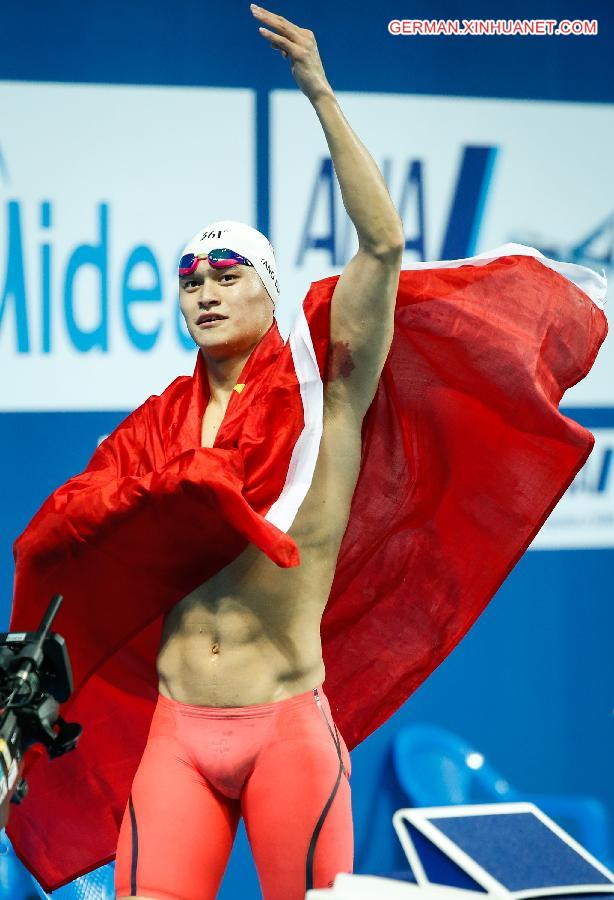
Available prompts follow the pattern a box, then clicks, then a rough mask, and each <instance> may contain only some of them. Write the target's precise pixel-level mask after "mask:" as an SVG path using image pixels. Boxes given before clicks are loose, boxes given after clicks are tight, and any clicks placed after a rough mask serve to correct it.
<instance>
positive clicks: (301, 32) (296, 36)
mask: <svg viewBox="0 0 614 900" xmlns="http://www.w3.org/2000/svg"><path fill="white" fill-rule="evenodd" d="M250 9H251V11H252V14H253V15H254V16H255V17H256V18H257V19H258V20H259V21H261V22H264V24H265V25H268V26H269V28H274V29H275V31H276V32H277V35H280V36H281V37H283V38H286V40H288V41H294V42H295V43H297V44H299V43H300V40H301V37H305V38H306V37H308V36H309V35H310V34H311V32H310V31H309V30H308V29H307V28H299V26H298V25H295V24H294V23H293V22H290V21H289V19H284V17H283V16H278V15H277V13H272V12H269V10H268V9H264V8H263V7H262V6H256V5H255V4H254V3H252V4H251V5H250ZM263 30H264V31H268V29H267V28H265V29H262V28H261V29H260V31H261V32H262V31H263ZM268 33H269V34H272V33H273V32H271V31H268ZM285 49H286V50H287V49H288V48H287V47H286V48H285Z"/></svg>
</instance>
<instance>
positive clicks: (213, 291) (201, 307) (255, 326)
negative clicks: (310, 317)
mask: <svg viewBox="0 0 614 900" xmlns="http://www.w3.org/2000/svg"><path fill="white" fill-rule="evenodd" d="M179 304H180V306H181V312H182V313H183V317H184V319H185V322H186V325H187V328H188V331H189V332H190V334H191V335H192V337H193V339H194V341H195V342H196V343H197V344H198V346H199V347H200V348H201V349H202V350H203V351H204V353H205V355H209V356H212V357H216V358H217V357H219V358H222V357H225V356H227V355H228V356H233V355H238V354H241V353H247V352H249V351H251V349H252V348H253V347H254V346H255V345H256V344H257V343H258V342H259V341H260V339H261V338H262V337H263V336H264V334H266V332H267V331H268V329H269V328H270V326H271V323H272V322H273V301H272V300H271V298H270V296H269V295H268V293H267V291H266V289H265V287H264V285H263V284H262V281H261V280H260V278H259V276H258V273H257V272H256V270H255V269H254V268H253V267H252V266H245V265H236V266H229V267H228V268H223V269H216V268H214V267H213V266H211V265H210V264H209V260H204V259H201V260H200V262H199V263H198V268H197V269H196V271H194V272H192V274H191V275H181V276H180V277H179ZM205 313H214V314H215V315H218V316H225V318H223V319H219V320H217V321H216V322H215V323H214V324H213V325H203V324H197V323H198V318H199V317H200V316H201V315H203V314H205Z"/></svg>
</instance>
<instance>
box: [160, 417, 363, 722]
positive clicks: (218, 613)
mask: <svg viewBox="0 0 614 900" xmlns="http://www.w3.org/2000/svg"><path fill="white" fill-rule="evenodd" d="M224 412H225V410H223V409H220V408H219V407H213V406H211V405H210V406H209V407H207V410H206V412H205V415H204V416H203V422H202V445H203V446H204V447H211V446H213V443H214V441H215V436H216V434H217V431H218V429H219V427H220V425H221V422H222V419H223V416H224ZM360 456H361V422H360V421H358V420H357V419H356V417H355V416H352V414H351V413H350V412H348V413H347V414H346V413H339V411H337V412H336V413H335V414H334V415H333V414H332V413H331V410H330V409H329V407H328V406H327V405H326V404H325V409H324V425H323V433H322V439H321V442H320V450H319V454H318V461H317V465H316V469H315V473H314V477H313V481H312V484H311V487H310V489H309V492H308V494H307V496H306V498H305V500H304V501H303V503H302V505H301V507H300V508H299V511H298V513H297V515H296V517H295V520H294V522H293V524H292V527H291V528H290V529H289V531H288V534H289V535H290V536H291V537H292V538H293V539H294V540H295V542H296V544H297V546H298V549H299V553H300V558H301V564H300V566H297V567H294V568H290V569H282V568H280V567H278V566H277V565H275V563H273V562H271V560H270V559H269V558H268V557H267V556H266V554H264V553H263V552H262V551H261V550H259V549H258V548H257V547H256V546H255V545H253V544H249V545H248V546H247V548H246V549H245V550H244V551H243V553H241V554H240V555H239V556H238V557H237V558H236V559H235V560H233V562H232V563H230V565H228V566H226V567H225V568H224V569H222V570H221V571H220V572H218V573H217V575H215V576H214V577H213V578H210V579H209V580H208V581H206V582H204V583H203V584H202V585H200V586H199V587H198V588H197V589H196V590H194V591H192V593H190V594H188V595H187V596H186V597H184V598H183V600H181V601H180V602H179V603H178V604H177V605H176V606H175V607H173V609H172V610H171V611H170V613H169V614H168V615H167V617H166V619H165V623H164V630H163V635H162V641H161V644H160V650H159V653H158V676H159V690H160V693H162V694H163V695H164V696H166V697H171V698H172V699H174V700H178V701H180V702H182V703H191V704H198V705H202V706H251V705H253V704H258V703H271V702H274V701H277V700H283V699H285V698H287V697H292V696H294V695H296V694H300V693H303V692H305V691H308V690H310V689H311V688H313V687H315V686H317V685H318V684H320V683H321V682H322V681H323V680H324V675H325V672H324V662H323V659H322V647H321V642H320V620H321V618H322V614H323V612H324V608H325V606H326V602H327V600H328V596H329V593H330V588H331V585H332V581H333V577H334V573H335V565H336V561H337V555H338V553H339V547H340V545H341V540H342V538H343V534H344V532H345V528H346V525H347V520H348V516H349V510H350V503H351V500H352V495H353V493H354V487H355V485H356V481H357V478H358V472H359V469H360Z"/></svg>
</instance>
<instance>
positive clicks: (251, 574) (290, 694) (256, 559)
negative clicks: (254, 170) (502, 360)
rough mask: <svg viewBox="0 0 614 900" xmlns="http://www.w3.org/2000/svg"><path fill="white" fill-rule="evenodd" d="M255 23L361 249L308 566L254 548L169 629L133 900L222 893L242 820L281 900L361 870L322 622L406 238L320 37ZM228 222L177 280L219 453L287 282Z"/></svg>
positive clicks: (129, 891)
mask: <svg viewBox="0 0 614 900" xmlns="http://www.w3.org/2000/svg"><path fill="white" fill-rule="evenodd" d="M251 11H252V14H253V15H254V17H255V18H256V19H257V20H258V21H259V22H260V23H262V27H261V28H260V29H259V30H260V33H261V34H262V36H263V37H264V38H265V39H266V40H268V41H269V43H270V45H271V46H272V47H274V48H275V49H277V50H279V51H280V52H281V53H282V55H283V56H284V58H289V60H290V63H291V71H292V75H293V76H294V78H295V80H296V83H297V84H298V86H299V88H300V90H301V91H302V92H303V93H304V94H305V96H306V97H307V99H308V100H309V101H310V102H311V104H312V105H313V107H314V109H315V111H316V114H317V116H318V118H319V120H320V123H321V125H322V128H323V129H324V134H325V136H326V140H327V142H328V146H329V149H330V154H331V157H332V160H333V163H334V166H335V171H336V173H337V177H338V180H339V184H340V187H341V193H342V196H343V202H344V205H345V208H346V210H347V212H348V214H349V216H350V218H351V220H352V222H353V224H354V226H355V228H356V232H357V234H358V243H359V247H358V251H357V253H356V255H355V256H354V257H353V258H352V259H351V260H350V262H349V263H348V265H347V266H346V268H345V270H344V271H343V273H342V274H341V276H340V277H339V280H338V283H337V285H336V288H335V292H334V296H333V298H332V306H331V322H330V330H331V336H330V348H331V349H330V353H329V359H328V368H327V378H326V383H325V385H324V412H323V433H322V438H321V442H320V448H319V455H318V459H317V464H316V468H315V472H314V476H313V480H312V483H311V486H310V489H309V491H308V493H307V495H306V497H305V499H304V501H303V503H302V505H301V506H300V508H299V510H298V513H297V515H296V517H295V519H294V521H293V524H292V526H291V528H290V529H289V531H288V533H289V535H290V536H291V537H292V538H293V539H294V541H295V542H296V544H297V546H298V549H299V553H300V559H301V564H300V565H299V566H297V567H293V568H280V567H278V566H277V565H275V564H274V563H273V562H272V561H271V560H270V559H269V558H268V557H267V556H266V555H265V554H264V553H262V552H261V551H260V550H259V549H258V548H257V547H256V546H255V545H254V544H249V545H248V547H247V549H246V550H245V551H244V552H243V553H241V554H240V555H239V556H238V557H237V558H236V559H235V560H234V561H233V562H232V563H231V564H230V565H228V566H226V568H224V569H222V570H221V571H220V572H219V573H218V574H217V575H215V576H214V577H213V578H211V579H209V580H208V581H206V582H205V583H204V584H202V585H200V587H198V588H197V589H196V590H194V591H193V592H192V593H190V594H189V595H188V596H186V597H185V598H184V599H183V600H182V601H181V602H180V603H178V604H177V605H176V606H175V607H174V608H173V609H172V611H171V612H170V613H169V614H168V616H167V617H166V620H165V624H164V631H163V637H162V642H161V646H160V650H159V655H158V675H159V697H158V703H157V706H156V709H155V712H154V716H153V720H152V724H151V730H150V733H149V737H148V742H147V746H146V748H145V751H144V754H143V757H142V760H141V763H140V765H139V768H138V771H137V773H136V776H135V779H134V782H133V786H132V791H131V794H130V798H129V801H128V804H127V807H126V811H125V814H124V818H123V822H122V826H121V831H120V835H119V842H118V847H117V863H116V889H117V896H118V898H119V900H122V898H128V897H134V898H143V900H146V898H150V900H171V898H172V900H178V898H181V900H206V898H214V897H216V895H217V891H218V889H219V886H220V883H221V880H222V877H223V873H224V870H225V867H226V865H227V862H228V859H229V856H230V852H231V848H232V844H233V840H234V837H235V834H236V830H237V826H238V823H239V819H240V817H241V816H243V818H244V822H245V826H246V831H247V835H248V838H249V842H250V846H251V849H252V852H253V855H254V860H255V864H256V868H257V871H258V876H259V879H260V884H261V888H262V892H263V896H264V898H265V900H304V897H305V892H306V890H308V889H310V888H318V887H327V886H330V885H331V884H332V883H333V881H334V878H335V875H336V874H337V873H338V872H350V871H352V856H353V831H352V814H351V799H350V785H349V776H350V759H349V754H348V751H347V748H346V746H345V743H344V741H343V738H342V737H341V735H340V733H339V732H338V730H337V728H336V725H335V722H334V721H333V717H332V715H331V710H330V707H329V704H328V701H327V698H326V695H325V693H324V691H323V689H322V683H323V681H324V677H325V672H324V663H323V659H322V649H321V642H320V620H321V617H322V614H323V611H324V608H325V606H326V602H327V599H328V596H329V592H330V588H331V584H332V581H333V576H334V573H335V565H336V560H337V555H338V552H339V548H340V545H341V540H342V537H343V534H344V531H345V528H346V525H347V522H348V517H349V510H350V503H351V500H352V494H353V492H354V488H355V485H356V480H357V477H358V472H359V468H360V458H361V424H362V420H363V417H364V415H365V413H366V411H367V409H368V408H369V406H370V404H371V402H372V400H373V397H374V395H375V391H376V389H377V384H378V381H379V378H380V374H381V371H382V368H383V366H384V362H385V360H386V357H387V355H388V351H389V348H390V344H391V341H392V335H393V317H394V304H395V298H396V291H397V287H398V281H399V272H400V269H401V259H402V253H403V242H404V238H403V229H402V223H401V220H400V218H399V215H398V214H397V212H396V210H395V208H394V206H393V203H392V201H391V199H390V196H389V193H388V190H387V188H386V185H385V182H384V180H383V178H382V176H381V174H380V172H379V170H378V168H377V166H376V164H375V162H374V161H373V159H372V158H371V156H370V155H369V153H368V152H367V150H366V149H365V147H364V146H363V144H362V143H361V142H360V141H359V139H358V138H357V136H356V134H355V133H354V132H353V130H352V129H351V128H350V126H349V124H348V122H347V121H346V119H345V118H344V115H343V113H342V112H341V109H340V107H339V105H338V103H337V100H336V98H335V95H334V93H333V90H332V88H331V86H330V84H329V82H328V80H327V78H326V75H325V73H324V70H323V67H322V63H321V60H320V56H319V53H318V48H317V44H316V40H315V37H314V35H313V33H312V32H311V31H309V30H308V29H305V28H300V27H299V26H298V25H295V24H293V23H292V22H290V21H288V19H285V18H283V17H282V16H279V15H275V14H273V13H271V12H268V11H267V10H265V9H262V8H258V7H255V6H252V7H251ZM216 224H217V225H218V226H225V227H224V228H222V227H220V228H217V229H216V227H213V226H209V228H208V229H204V231H203V232H199V236H201V235H202V236H203V237H202V240H201V243H200V244H199V243H198V241H196V242H191V244H190V245H188V247H187V248H186V251H187V252H185V251H184V255H183V257H182V259H181V262H180V270H179V272H180V277H179V285H180V303H181V311H182V313H183V316H184V317H185V321H186V324H187V327H188V329H189V332H190V334H191V335H192V337H193V339H194V341H195V342H196V344H197V345H198V347H199V352H200V353H202V355H203V357H204V360H205V362H206V365H207V372H208V379H209V388H210V400H209V403H208V406H207V408H206V411H205V414H204V416H203V420H202V446H204V447H212V446H213V444H214V442H215V438H216V434H217V432H218V430H219V428H220V425H221V423H222V420H223V419H224V415H225V412H226V408H227V405H228V402H229V399H230V397H231V394H232V391H233V390H234V389H235V385H237V380H238V377H239V375H240V373H241V371H242V370H243V368H244V366H245V363H246V361H247V360H248V358H249V357H250V355H251V353H252V351H253V350H254V348H255V347H256V346H257V345H258V344H259V342H260V341H261V340H262V338H263V337H264V336H265V335H266V333H267V331H268V330H269V328H270V327H271V325H272V323H273V321H274V316H273V313H274V305H275V299H276V287H277V285H276V273H275V260H274V257H273V254H272V248H271V246H270V244H269V243H268V241H267V239H266V237H265V236H264V235H261V234H260V233H259V232H256V231H255V230H254V229H251V228H249V226H242V225H240V224H238V223H216ZM219 235H222V236H221V237H220V236H219ZM250 254H251V258H250ZM237 387H238V388H239V389H240V386H237Z"/></svg>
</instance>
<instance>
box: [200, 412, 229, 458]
mask: <svg viewBox="0 0 614 900" xmlns="http://www.w3.org/2000/svg"><path fill="white" fill-rule="evenodd" d="M225 413H226V407H220V406H214V405H213V404H212V403H209V404H208V405H207V408H206V410H205V412H204V415H203V419H202V424H201V430H200V445H201V447H213V445H214V443H215V439H216V437H217V433H218V431H219V430H220V426H221V424H222V422H223V420H224V415H225Z"/></svg>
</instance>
